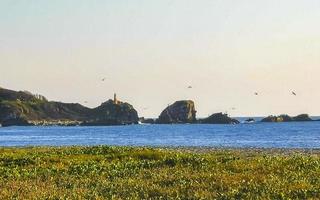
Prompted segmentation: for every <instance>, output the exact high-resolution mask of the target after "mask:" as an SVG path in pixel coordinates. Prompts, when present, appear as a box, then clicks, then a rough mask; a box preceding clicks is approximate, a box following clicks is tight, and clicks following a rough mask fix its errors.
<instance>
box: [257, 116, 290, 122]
mask: <svg viewBox="0 0 320 200" xmlns="http://www.w3.org/2000/svg"><path fill="white" fill-rule="evenodd" d="M291 121H292V118H291V117H290V116H288V115H280V116H273V115H270V116H268V117H266V118H264V119H262V120H261V122H291Z"/></svg>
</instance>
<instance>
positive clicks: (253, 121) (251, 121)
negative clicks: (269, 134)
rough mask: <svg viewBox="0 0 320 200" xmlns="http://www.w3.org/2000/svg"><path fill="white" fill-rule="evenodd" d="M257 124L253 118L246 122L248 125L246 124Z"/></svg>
mask: <svg viewBox="0 0 320 200" xmlns="http://www.w3.org/2000/svg"><path fill="white" fill-rule="evenodd" d="M255 122H256V120H254V119H253V118H249V119H246V120H245V121H244V123H246V124H250V123H255Z"/></svg>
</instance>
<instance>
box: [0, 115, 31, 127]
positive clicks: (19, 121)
mask: <svg viewBox="0 0 320 200" xmlns="http://www.w3.org/2000/svg"><path fill="white" fill-rule="evenodd" d="M1 124H2V125H1V126H3V127H6V126H31V125H32V124H30V123H29V122H28V120H26V119H24V118H23V117H16V118H10V119H6V120H4V121H2V123H1Z"/></svg>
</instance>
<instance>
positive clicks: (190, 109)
mask: <svg viewBox="0 0 320 200" xmlns="http://www.w3.org/2000/svg"><path fill="white" fill-rule="evenodd" d="M196 113H197V111H196V109H195V105H194V102H193V101H191V100H183V101H176V102H175V103H174V104H172V105H169V106H168V107H167V108H166V109H164V110H163V111H162V112H161V114H160V116H159V118H158V119H157V123H158V124H179V123H196V121H197V120H196Z"/></svg>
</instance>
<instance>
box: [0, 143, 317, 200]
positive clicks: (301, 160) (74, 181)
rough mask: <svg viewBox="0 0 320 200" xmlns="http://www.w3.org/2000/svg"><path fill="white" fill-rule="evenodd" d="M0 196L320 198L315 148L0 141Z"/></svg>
mask: <svg viewBox="0 0 320 200" xmlns="http://www.w3.org/2000/svg"><path fill="white" fill-rule="evenodd" d="M0 199H320V154H319V153H318V152H314V153H312V152H311V153H310V152H309V153H304V152H302V151H298V152H294V151H291V150H285V151H280V150H245V149H243V150H222V149H220V150H219V149H218V150H214V149H212V150H203V151H201V150H200V151H199V149H159V148H154V149H153V148H129V147H108V146H98V147H63V148H47V147H39V148H31V147H30V148H0Z"/></svg>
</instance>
